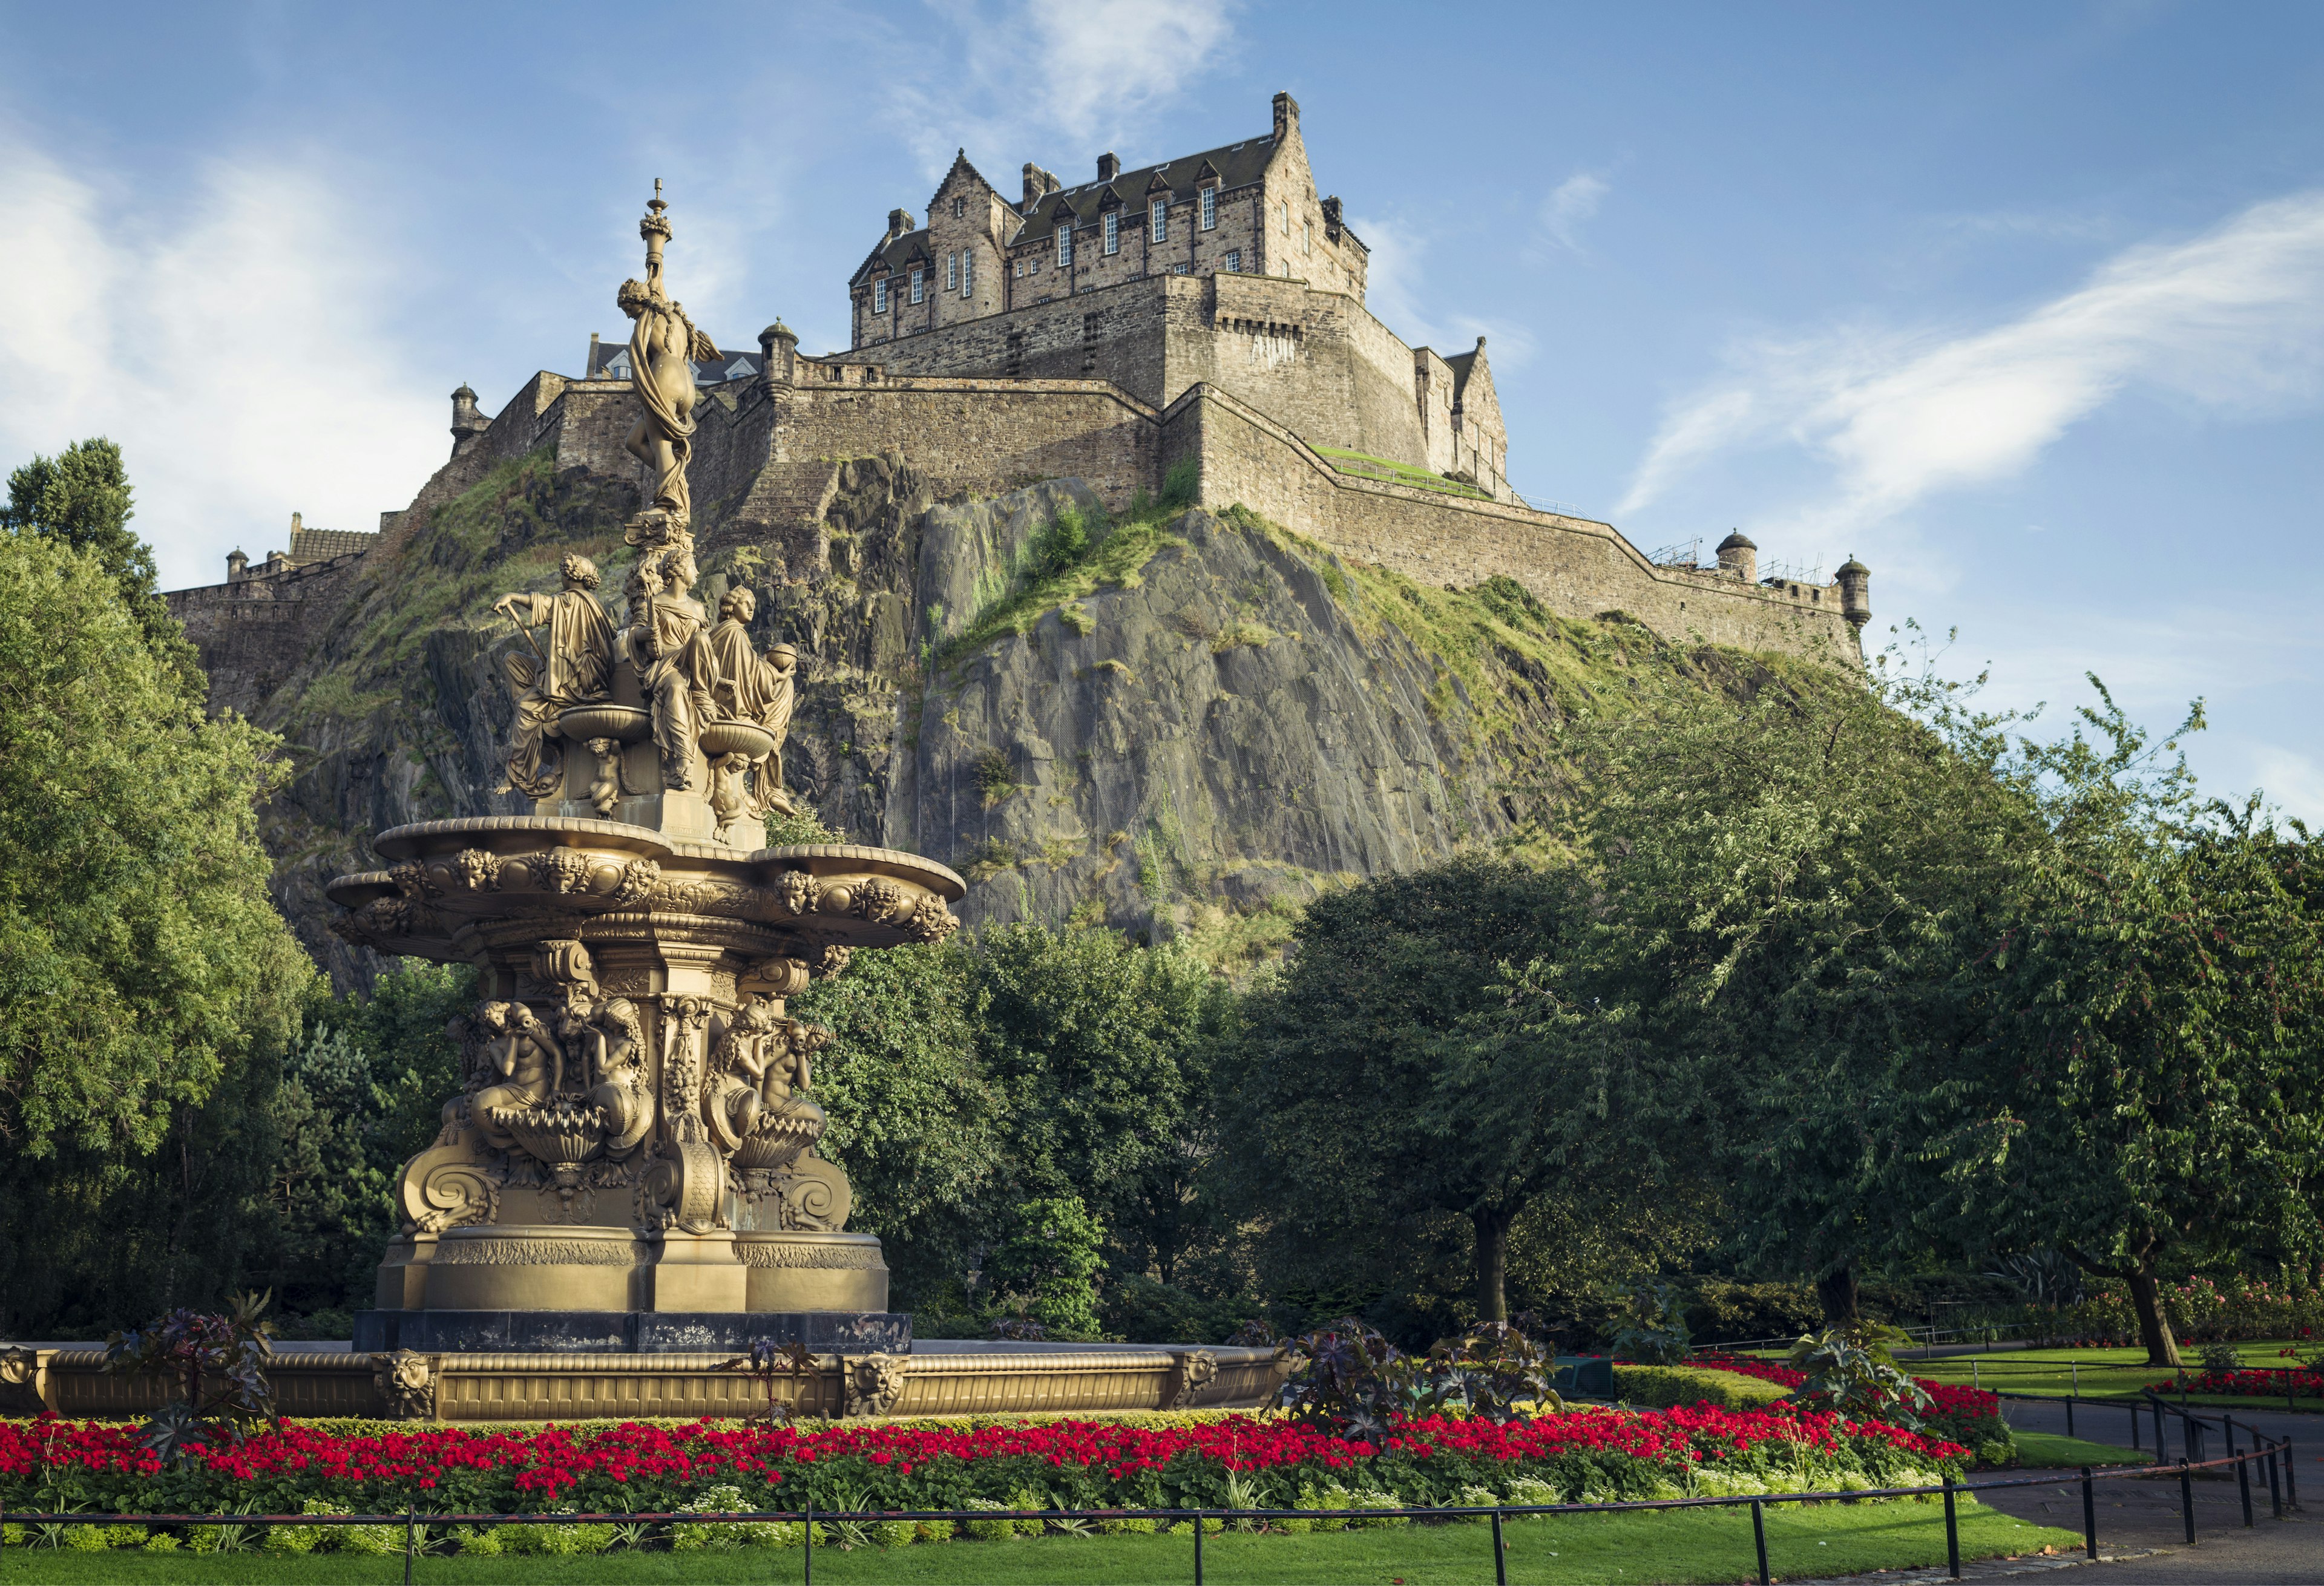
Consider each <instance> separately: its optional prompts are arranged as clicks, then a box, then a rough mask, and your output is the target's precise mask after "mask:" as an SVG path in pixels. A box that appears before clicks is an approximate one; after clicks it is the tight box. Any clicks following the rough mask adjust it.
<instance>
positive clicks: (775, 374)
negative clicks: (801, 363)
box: [759, 319, 798, 391]
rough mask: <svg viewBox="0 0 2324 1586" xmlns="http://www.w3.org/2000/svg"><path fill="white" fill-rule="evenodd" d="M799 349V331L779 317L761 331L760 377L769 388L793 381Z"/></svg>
mask: <svg viewBox="0 0 2324 1586" xmlns="http://www.w3.org/2000/svg"><path fill="white" fill-rule="evenodd" d="M797 352H798V332H796V331H794V330H793V329H791V327H789V326H788V325H785V324H784V323H783V322H782V321H781V320H779V319H778V320H776V321H775V322H774V323H773V324H772V325H770V326H768V327H766V329H764V330H762V331H761V332H759V378H760V381H761V383H763V384H764V385H765V386H766V387H767V389H768V390H770V391H772V390H773V389H774V388H775V387H776V386H779V385H788V384H790V383H791V381H792V378H793V369H794V367H795V365H794V364H793V355H794V354H796V353H797Z"/></svg>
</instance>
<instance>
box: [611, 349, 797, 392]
mask: <svg viewBox="0 0 2324 1586" xmlns="http://www.w3.org/2000/svg"><path fill="white" fill-rule="evenodd" d="M595 351H596V355H597V356H596V358H595V362H594V364H592V366H591V368H590V370H589V378H591V379H593V380H594V379H596V378H597V377H598V376H600V375H603V376H604V377H605V378H607V379H611V380H627V379H628V378H629V377H630V344H629V343H628V342H625V341H601V342H598V343H596V344H595ZM760 364H761V358H760V355H759V354H757V353H755V352H749V353H734V352H724V351H722V352H720V353H719V355H718V356H717V357H716V358H715V360H714V359H709V358H705V359H703V360H702V361H701V362H700V363H698V364H695V365H694V378H695V380H696V383H700V384H703V385H716V384H718V383H720V382H722V381H727V380H747V379H752V378H754V377H755V376H756V375H757V374H758V373H759V367H760Z"/></svg>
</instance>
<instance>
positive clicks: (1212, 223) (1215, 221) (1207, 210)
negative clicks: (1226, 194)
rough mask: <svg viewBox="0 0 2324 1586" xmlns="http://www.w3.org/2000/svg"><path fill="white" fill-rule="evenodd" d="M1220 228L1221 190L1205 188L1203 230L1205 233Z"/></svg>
mask: <svg viewBox="0 0 2324 1586" xmlns="http://www.w3.org/2000/svg"><path fill="white" fill-rule="evenodd" d="M1218 228H1219V189H1216V188H1204V189H1203V230H1204V231H1216V230H1218Z"/></svg>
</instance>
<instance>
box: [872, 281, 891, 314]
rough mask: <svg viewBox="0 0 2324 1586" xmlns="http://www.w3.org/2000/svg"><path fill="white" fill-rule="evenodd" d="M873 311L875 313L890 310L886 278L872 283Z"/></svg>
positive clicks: (883, 312)
mask: <svg viewBox="0 0 2324 1586" xmlns="http://www.w3.org/2000/svg"><path fill="white" fill-rule="evenodd" d="M871 311H872V312H873V313H874V314H885V313H886V312H887V311H888V283H887V281H884V280H883V281H873V282H872V283H871Z"/></svg>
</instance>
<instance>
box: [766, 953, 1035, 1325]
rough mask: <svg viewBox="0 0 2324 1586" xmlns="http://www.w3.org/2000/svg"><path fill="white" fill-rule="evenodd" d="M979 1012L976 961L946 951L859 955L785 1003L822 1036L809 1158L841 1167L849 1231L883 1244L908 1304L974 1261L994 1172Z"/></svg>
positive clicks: (998, 1161) (992, 1103) (998, 1115)
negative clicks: (819, 1139) (816, 1123)
mask: <svg viewBox="0 0 2324 1586" xmlns="http://www.w3.org/2000/svg"><path fill="white" fill-rule="evenodd" d="M980 1004H981V999H980V994H979V991H978V987H977V966H976V962H975V959H974V956H973V954H972V953H971V952H970V951H969V950H968V949H967V948H966V947H965V946H964V945H960V944H959V943H957V942H954V943H950V944H946V945H943V946H934V947H920V946H908V947H892V948H889V949H887V950H885V951H883V952H879V953H862V954H857V955H856V956H855V959H854V961H853V963H852V964H850V965H849V967H848V970H847V973H844V974H843V975H839V976H837V977H835V978H834V979H830V980H825V981H818V982H816V983H815V984H813V985H811V986H809V987H808V988H807V991H805V992H804V993H802V994H801V995H800V996H798V997H797V998H795V999H793V1000H792V1001H791V1004H790V1009H791V1011H792V1013H793V1014H794V1015H796V1016H797V1017H798V1018H800V1019H807V1020H808V1021H809V1022H811V1023H815V1024H819V1025H822V1026H824V1027H825V1028H827V1029H829V1030H831V1031H832V1032H833V1035H834V1037H835V1038H834V1040H833V1041H832V1044H831V1045H830V1046H828V1047H825V1048H824V1050H823V1051H822V1052H821V1053H819V1054H818V1055H817V1056H816V1071H815V1093H816V1099H817V1100H818V1101H819V1102H821V1103H822V1105H823V1107H824V1110H825V1111H826V1112H828V1113H829V1114H830V1119H831V1123H830V1132H829V1133H828V1134H826V1135H825V1137H824V1142H823V1145H822V1147H821V1149H823V1150H824V1151H825V1152H826V1153H827V1154H828V1155H829V1156H830V1157H832V1159H833V1160H835V1161H836V1162H838V1163H840V1164H841V1165H842V1166H844V1167H845V1168H846V1170H847V1176H848V1177H849V1179H850V1180H851V1181H852V1183H853V1185H854V1189H855V1210H854V1212H853V1213H852V1214H851V1216H850V1223H851V1225H852V1226H853V1227H857V1228H861V1229H862V1230H864V1231H867V1232H871V1233H876V1234H879V1235H880V1236H881V1240H882V1241H883V1243H884V1244H885V1246H886V1249H887V1251H888V1258H887V1259H888V1263H889V1265H890V1268H893V1269H894V1271H895V1274H896V1282H897V1286H898V1290H899V1295H900V1296H903V1297H904V1298H905V1299H906V1300H907V1301H909V1302H911V1303H918V1297H919V1296H924V1295H926V1296H931V1297H932V1296H933V1293H934V1291H935V1290H936V1289H937V1288H939V1287H940V1286H942V1285H943V1284H944V1283H945V1282H946V1281H948V1280H952V1279H954V1278H955V1277H957V1275H959V1274H962V1273H964V1272H965V1271H966V1270H967V1268H969V1266H971V1265H972V1264H973V1263H972V1262H971V1260H970V1259H969V1254H968V1252H969V1250H970V1249H971V1247H972V1246H973V1243H974V1241H975V1239H976V1238H977V1235H978V1231H979V1229H980V1228H981V1226H982V1217H983V1209H984V1207H985V1206H986V1205H988V1204H989V1202H990V1196H991V1186H992V1185H993V1182H994V1179H995V1176H996V1175H997V1174H998V1173H1000V1172H1001V1168H1002V1165H1003V1162H1004V1154H1003V1146H1004V1136H1003V1134H1002V1129H1003V1123H1004V1119H1005V1116H1006V1114H1005V1111H1004V1104H1003V1101H1002V1095H1001V1091H1000V1090H999V1089H998V1088H997V1087H996V1086H995V1085H994V1083H992V1081H991V1078H990V1077H988V1073H987V1067H986V1065H985V1064H984V1063H983V1062H982V1059H981V1057H980V1053H979V1047H978V1027H977V1022H976V1015H977V1012H978V1010H979V1007H980Z"/></svg>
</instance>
